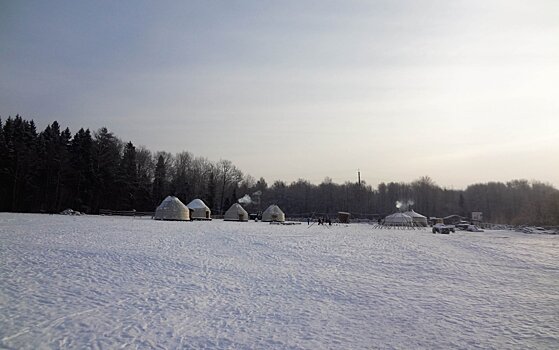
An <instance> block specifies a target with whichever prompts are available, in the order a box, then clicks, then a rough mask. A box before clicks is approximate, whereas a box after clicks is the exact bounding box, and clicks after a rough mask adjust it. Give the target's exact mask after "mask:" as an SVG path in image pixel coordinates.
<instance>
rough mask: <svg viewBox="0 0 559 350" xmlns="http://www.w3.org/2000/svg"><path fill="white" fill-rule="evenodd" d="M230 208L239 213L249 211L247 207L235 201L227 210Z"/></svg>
mask: <svg viewBox="0 0 559 350" xmlns="http://www.w3.org/2000/svg"><path fill="white" fill-rule="evenodd" d="M229 210H231V211H236V212H237V213H243V212H245V213H246V212H247V211H246V210H245V208H243V206H242V205H240V204H239V203H233V205H232V206H231V207H229V209H228V210H227V211H229Z"/></svg>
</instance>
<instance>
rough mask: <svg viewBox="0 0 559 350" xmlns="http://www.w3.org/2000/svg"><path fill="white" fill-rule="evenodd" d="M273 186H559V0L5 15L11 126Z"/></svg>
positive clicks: (1, 63) (27, 5) (0, 43)
mask: <svg viewBox="0 0 559 350" xmlns="http://www.w3.org/2000/svg"><path fill="white" fill-rule="evenodd" d="M18 113H19V114H20V115H22V116H23V117H24V118H26V119H34V120H35V122H36V123H37V125H38V129H39V130H42V129H43V128H44V127H45V126H46V124H48V123H51V122H52V121H54V120H58V121H59V122H60V123H61V124H62V125H63V126H68V127H70V129H71V131H72V132H73V133H75V132H76V131H77V130H78V129H79V128H80V127H88V128H90V129H92V130H97V129H98V128H100V127H102V126H107V127H108V128H109V130H111V131H113V132H114V133H115V134H116V135H118V136H119V137H120V138H122V139H123V140H124V141H129V140H130V141H132V142H133V143H134V144H136V145H145V146H146V147H148V148H149V149H151V150H153V151H157V150H165V151H169V152H172V153H175V152H179V151H183V150H187V151H190V152H192V153H194V154H195V155H197V156H204V157H208V158H209V159H211V160H214V161H217V160H219V159H229V160H231V161H232V162H233V163H234V164H235V165H237V166H238V167H239V168H240V169H242V170H243V171H244V172H245V173H249V174H251V175H253V176H254V177H257V178H258V177H260V176H263V177H265V178H266V180H267V181H268V182H269V183H272V182H273V181H274V180H277V179H281V180H284V181H287V182H290V181H292V180H296V179H297V178H305V179H308V180H310V181H311V182H313V183H319V182H321V181H322V180H323V179H324V178H325V177H326V176H329V177H331V178H332V179H333V180H334V181H335V182H344V181H347V180H351V181H355V180H356V172H357V169H358V168H360V169H361V172H362V178H363V179H364V180H365V181H367V183H369V184H372V185H374V186H376V185H377V184H378V183H379V182H382V181H385V182H388V181H406V182H407V181H412V180H415V179H417V178H419V177H421V176H424V175H428V176H430V177H431V178H433V179H434V180H435V181H436V182H437V183H438V184H440V185H442V186H446V187H452V188H464V187H465V186H466V185H468V184H472V183H476V182H487V181H491V180H497V181H507V180H511V179H517V178H526V179H529V180H531V179H535V180H540V181H544V182H550V183H552V184H554V185H555V186H556V187H559V1H556V0H549V1H543V0H539V1H538V0H536V1H517V0H510V1H505V0H503V1H491V0H467V1H444V0H440V1H434V0H432V1H415V0H414V1H372V0H371V1H324V0H320V1H304V0H296V1H175V2H166V1H145V2H142V1H2V0H0V116H1V117H2V119H5V118H6V117H7V116H8V115H12V116H14V115H15V114H18Z"/></svg>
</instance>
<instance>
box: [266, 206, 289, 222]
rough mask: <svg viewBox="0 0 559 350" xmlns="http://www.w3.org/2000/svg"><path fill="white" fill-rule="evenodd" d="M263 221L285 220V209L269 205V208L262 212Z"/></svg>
mask: <svg viewBox="0 0 559 350" xmlns="http://www.w3.org/2000/svg"><path fill="white" fill-rule="evenodd" d="M262 221H266V222H270V221H278V222H284V221H285V214H284V213H283V211H281V209H280V208H279V207H278V206H277V205H275V204H272V205H270V206H269V207H268V209H266V210H264V212H263V213H262Z"/></svg>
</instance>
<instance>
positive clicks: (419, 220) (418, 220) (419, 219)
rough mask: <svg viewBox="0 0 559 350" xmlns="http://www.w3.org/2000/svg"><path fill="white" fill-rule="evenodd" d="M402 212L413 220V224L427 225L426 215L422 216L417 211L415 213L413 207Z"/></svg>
mask: <svg viewBox="0 0 559 350" xmlns="http://www.w3.org/2000/svg"><path fill="white" fill-rule="evenodd" d="M404 214H406V215H407V216H409V217H411V218H412V220H413V224H414V225H415V226H423V227H427V226H428V224H427V217H426V216H423V215H421V214H419V213H416V212H415V211H414V210H413V209H412V210H410V211H407V212H405V213H404Z"/></svg>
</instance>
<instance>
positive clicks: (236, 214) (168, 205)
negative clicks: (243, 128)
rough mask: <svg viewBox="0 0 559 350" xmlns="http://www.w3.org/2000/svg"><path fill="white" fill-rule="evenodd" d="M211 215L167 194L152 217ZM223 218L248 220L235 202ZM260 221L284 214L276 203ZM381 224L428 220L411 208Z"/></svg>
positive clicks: (203, 206) (181, 218)
mask: <svg viewBox="0 0 559 350" xmlns="http://www.w3.org/2000/svg"><path fill="white" fill-rule="evenodd" d="M211 215H212V212H211V210H210V208H209V207H208V206H207V205H206V204H205V203H204V202H203V201H202V200H201V199H194V200H193V201H192V202H190V203H188V204H187V205H184V204H183V203H182V202H181V201H180V199H178V198H177V197H174V196H168V197H167V198H165V199H164V200H163V202H161V204H160V205H159V206H158V207H157V209H156V210H155V216H154V218H155V219H156V220H178V221H188V220H211ZM223 219H224V220H226V221H248V219H249V215H248V213H247V211H246V210H245V209H244V208H243V207H242V206H241V205H240V204H239V203H235V204H233V205H232V206H231V207H230V208H229V210H227V211H226V212H225V215H224V216H223ZM262 221H266V222H274V221H276V222H284V221H285V214H284V213H283V211H282V210H281V209H280V208H279V207H278V206H277V205H274V204H273V205H270V206H269V207H268V208H267V209H266V210H265V211H264V212H263V213H262ZM381 224H382V225H385V226H423V227H426V226H428V221H427V217H425V216H423V215H421V214H419V213H416V212H415V211H413V209H411V210H408V211H406V212H403V213H402V212H397V213H394V214H392V215H388V216H387V217H385V218H384V220H382V222H381Z"/></svg>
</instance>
